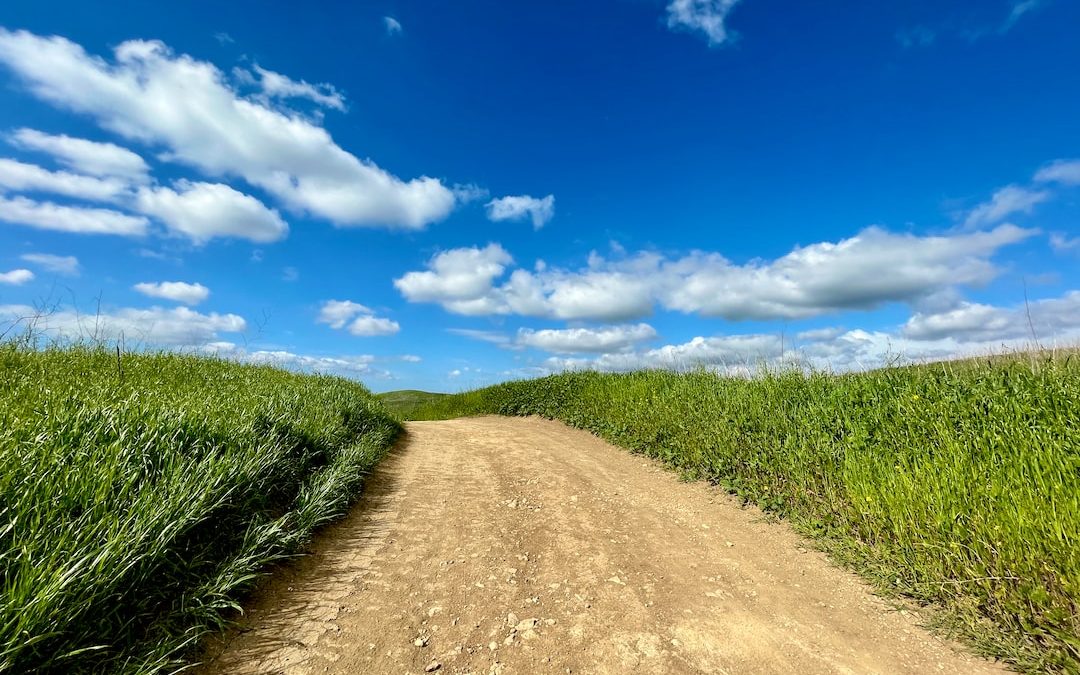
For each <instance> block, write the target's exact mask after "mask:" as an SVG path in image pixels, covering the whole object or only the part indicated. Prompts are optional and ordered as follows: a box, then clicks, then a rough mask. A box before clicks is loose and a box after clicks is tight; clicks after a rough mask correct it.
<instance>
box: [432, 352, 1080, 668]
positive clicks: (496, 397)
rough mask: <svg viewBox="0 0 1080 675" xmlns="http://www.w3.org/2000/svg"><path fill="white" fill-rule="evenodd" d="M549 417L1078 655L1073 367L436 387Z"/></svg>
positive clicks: (964, 625)
mask: <svg viewBox="0 0 1080 675" xmlns="http://www.w3.org/2000/svg"><path fill="white" fill-rule="evenodd" d="M480 413H498V414H503V415H542V416H544V417H548V418H555V419H560V420H562V421H564V422H566V423H568V424H570V425H572V426H575V427H580V428H583V429H588V430H591V431H593V432H594V433H597V434H599V435H600V436H603V437H604V438H606V439H608V440H610V441H612V442H614V443H616V444H619V445H622V446H624V447H626V448H628V449H630V450H632V451H634V452H640V453H643V454H646V455H649V456H651V457H656V458H659V459H661V460H663V461H665V462H667V463H668V464H669V465H671V466H672V467H675V468H677V469H678V470H679V471H681V472H684V473H685V474H687V475H688V476H691V477H699V478H705V479H709V480H712V481H715V482H717V483H720V484H722V485H725V486H726V487H727V488H729V489H730V490H731V491H733V492H735V493H738V494H739V495H742V496H743V497H744V498H745V499H747V500H750V501H753V502H756V503H757V504H759V505H761V506H762V507H763V508H765V509H766V510H768V511H771V512H774V513H777V514H780V515H783V516H785V517H788V518H790V519H791V521H792V522H793V523H794V524H795V526H796V527H797V528H799V529H800V530H801V531H803V532H804V533H807V534H810V535H812V536H815V537H818V538H819V540H820V541H821V544H822V546H823V547H824V548H826V549H828V550H830V551H831V552H832V553H833V555H835V556H836V557H837V558H838V559H840V560H842V561H844V562H846V563H848V564H850V565H852V566H854V567H855V568H856V569H858V570H859V571H861V572H862V573H863V574H864V575H866V576H867V577H869V578H870V579H871V580H872V581H873V582H875V583H876V584H877V585H878V587H879V588H881V589H883V590H885V591H886V592H897V593H903V594H905V595H907V596H910V597H913V598H916V599H918V600H919V601H923V602H927V603H936V604H939V605H943V606H944V607H945V608H946V609H947V611H946V612H945V613H944V614H943V616H944V618H945V619H947V620H948V621H949V622H950V624H951V625H950V626H948V627H950V628H953V629H956V630H958V631H959V632H960V633H961V634H962V635H963V636H964V637H966V638H967V639H969V640H970V641H972V642H973V643H974V644H975V645H976V647H977V648H978V649H980V650H981V651H983V652H985V653H988V654H992V655H996V656H1000V657H1005V658H1007V659H1010V660H1011V661H1012V662H1013V663H1014V664H1016V665H1018V666H1019V667H1021V668H1024V669H1027V670H1032V671H1035V670H1068V671H1072V672H1076V671H1077V670H1080V612H1078V610H1080V364H1078V360H1077V359H1076V358H1075V356H1072V357H1069V358H1066V359H1058V360H1054V359H1051V358H1040V359H1038V360H1035V361H1032V360H1024V361H1021V360H1015V359H1014V360H992V361H981V362H967V363H963V364H936V365H928V366H919V367H908V368H892V369H886V370H880V371H875V372H870V373H862V374H849V375H839V376H833V375H826V374H813V375H803V374H801V373H797V372H794V373H781V374H771V375H767V376H764V377H761V378H759V379H754V380H740V379H725V378H720V377H717V376H714V375H711V374H708V373H696V374H673V373H666V372H640V373H633V374H625V375H612V374H598V373H577V374H565V375H557V376H552V377H547V378H543V379H539V380H532V381H523V382H512V383H508V384H503V385H499V386H495V387H491V388H488V389H483V390H479V391H474V392H468V393H465V394H460V395H456V396H452V397H446V398H441V399H438V400H434V401H431V402H429V403H428V404H427V405H425V406H422V407H421V408H419V409H417V410H416V411H414V415H413V417H414V418H416V419H436V418H448V417H454V416H461V415H473V414H480Z"/></svg>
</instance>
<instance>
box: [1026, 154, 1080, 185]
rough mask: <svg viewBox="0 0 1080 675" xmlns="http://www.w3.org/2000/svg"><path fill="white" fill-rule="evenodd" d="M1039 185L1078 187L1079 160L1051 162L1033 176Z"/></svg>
mask: <svg viewBox="0 0 1080 675" xmlns="http://www.w3.org/2000/svg"><path fill="white" fill-rule="evenodd" d="M1035 180H1036V181H1037V182H1039V183H1061V184H1062V185H1080V159H1059V160H1057V161H1056V162H1051V163H1050V164H1047V165H1046V166H1044V167H1043V168H1041V169H1039V171H1038V172H1037V173H1036V174H1035Z"/></svg>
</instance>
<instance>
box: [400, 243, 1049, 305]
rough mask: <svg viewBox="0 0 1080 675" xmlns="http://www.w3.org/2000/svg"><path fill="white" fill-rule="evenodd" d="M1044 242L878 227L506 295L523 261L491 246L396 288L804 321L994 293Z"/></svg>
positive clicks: (609, 269)
mask: <svg viewBox="0 0 1080 675" xmlns="http://www.w3.org/2000/svg"><path fill="white" fill-rule="evenodd" d="M1035 233H1036V231H1035V230H1026V229H1021V228H1018V227H1015V226H1013V225H1002V226H1000V227H997V228H995V229H993V230H990V231H984V232H969V233H954V234H949V235H939V236H924V237H920V236H915V235H911V234H893V233H890V232H887V231H885V230H882V229H880V228H875V227H872V228H868V229H866V230H864V231H862V232H860V233H859V234H858V235H856V236H854V237H851V238H849V239H845V240H842V241H840V242H837V243H829V242H823V243H818V244H813V245H810V246H806V247H801V248H796V249H794V250H793V251H792V252H791V253H789V254H787V255H785V256H783V257H781V258H778V259H776V260H773V261H761V260H753V261H750V262H748V263H745V264H742V265H738V264H735V263H732V262H731V261H729V260H727V259H726V258H724V257H723V256H721V255H719V254H716V253H704V252H694V253H691V254H689V255H686V256H684V257H682V258H667V257H665V256H661V255H659V254H655V253H647V252H641V253H638V254H636V255H634V256H630V257H622V258H618V259H615V260H607V259H605V258H603V257H601V256H599V255H596V254H593V255H591V256H590V260H589V265H588V266H587V267H586V268H585V269H581V270H577V271H568V270H559V269H554V268H549V267H543V268H542V269H539V270H537V271H535V272H530V271H528V270H525V269H517V270H514V271H513V272H512V273H511V274H510V276H509V278H508V279H507V280H506V281H505V282H504V283H502V284H501V285H499V284H497V283H496V281H497V280H498V279H499V278H500V277H502V275H503V274H504V272H505V271H506V269H507V266H508V265H510V264H511V262H512V259H511V257H510V255H509V254H508V253H507V252H506V251H505V250H503V248H502V247H501V246H499V245H497V244H490V245H488V246H487V247H486V248H484V249H477V248H462V249H452V250H450V251H446V252H443V253H440V254H439V255H438V256H436V257H435V258H433V259H432V260H431V261H430V262H429V263H428V269H427V270H425V271H421V272H409V273H408V274H406V275H405V276H403V277H402V278H400V279H397V280H395V282H394V284H395V286H397V288H398V290H399V291H401V293H402V294H403V295H404V296H405V298H406V299H407V300H409V301H410V302H435V303H439V304H441V305H442V306H443V307H444V308H445V309H446V310H447V311H450V312H453V313H456V314H464V315H490V314H517V315H522V316H535V317H542V318H553V319H564V320H593V321H609V322H617V321H628V320H632V319H635V318H640V317H643V316H647V315H648V314H649V313H651V312H652V310H653V307H654V305H656V304H659V305H660V306H662V307H664V308H666V309H669V310H676V311H680V312H684V313H698V314H701V315H703V316H716V317H723V318H726V319H729V320H748V319H756V320H768V319H799V318H809V317H813V316H820V315H825V314H830V313H834V312H840V311H846V310H870V309H874V308H876V307H879V306H881V305H883V304H886V303H890V302H902V303H908V304H913V303H917V302H920V301H923V300H925V299H926V298H928V297H931V296H933V295H935V294H940V293H941V292H943V291H946V290H948V289H951V288H954V287H957V286H980V285H983V284H986V283H987V282H989V281H991V280H992V279H993V278H994V277H995V276H996V275H997V272H998V269H997V267H996V266H995V265H994V264H993V263H992V262H991V258H992V257H993V255H994V254H995V253H996V252H997V251H998V250H999V249H1000V248H1002V247H1004V246H1007V245H1010V244H1015V243H1017V242H1020V241H1022V240H1024V239H1026V238H1028V237H1030V236H1032V235H1034V234H1035Z"/></svg>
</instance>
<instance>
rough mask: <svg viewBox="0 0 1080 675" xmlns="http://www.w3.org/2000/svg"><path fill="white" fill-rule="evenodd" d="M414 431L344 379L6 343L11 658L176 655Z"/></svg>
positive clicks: (62, 665) (28, 666)
mask: <svg viewBox="0 0 1080 675" xmlns="http://www.w3.org/2000/svg"><path fill="white" fill-rule="evenodd" d="M399 431H400V427H399V425H398V423H397V422H396V421H395V420H394V419H393V418H391V417H390V415H389V414H388V413H387V412H386V411H385V409H384V408H383V406H382V405H381V404H380V403H379V402H378V401H377V400H376V399H375V398H374V397H373V396H371V394H369V393H368V391H367V390H366V389H364V387H362V386H361V385H359V384H356V383H354V382H350V381H347V380H343V379H339V378H333V377H320V376H303V375H296V374H291V373H287V372H284V371H281V370H277V369H274V368H270V367H256V366H248V365H239V364H235V363H229V362H225V361H219V360H213V359H205V358H197V357H193V356H181V355H175V354H172V355H170V354H158V355H153V354H146V355H124V356H123V357H122V358H118V356H117V354H116V353H115V352H109V351H105V350H100V349H81V348H76V349H65V350H61V349H50V350H45V351H30V350H26V349H22V348H20V347H18V346H16V345H14V344H7V345H0V514H2V515H0V578H2V580H3V586H2V589H0V671H3V672H11V673H27V672H63V673H70V672H156V671H162V670H169V671H171V670H174V669H175V668H177V667H178V666H180V665H182V664H183V663H184V659H185V658H186V657H190V656H191V655H192V651H191V650H192V648H193V646H195V645H196V644H197V642H198V640H199V638H200V637H201V636H202V635H204V634H205V633H206V632H207V631H208V630H213V629H216V628H218V627H220V626H221V625H222V621H223V618H222V617H223V615H225V614H227V613H228V612H229V611H230V610H231V609H233V608H235V607H236V602H237V598H238V594H239V593H241V592H242V591H243V590H245V589H246V588H248V587H249V586H250V585H251V582H252V581H253V579H254V578H255V577H256V575H257V574H258V573H259V572H260V571H261V570H264V569H265V567H266V565H267V564H268V563H270V562H272V561H275V560H280V559H281V558H283V557H285V556H288V555H291V554H294V553H296V552H297V551H298V550H300V549H301V548H302V546H303V545H304V544H305V542H306V541H307V539H308V537H309V535H310V533H311V532H312V530H313V528H315V527H317V526H319V525H320V524H322V523H325V522H326V521H328V520H330V519H332V518H334V517H336V516H338V515H340V514H341V513H343V512H344V510H345V509H346V507H347V506H348V505H349V503H350V502H351V501H353V500H354V499H355V497H356V496H357V494H358V492H359V490H360V487H361V482H362V480H363V476H364V475H365V473H366V472H367V471H368V470H369V469H370V468H371V467H372V466H373V465H374V464H375V463H376V462H377V461H378V460H379V459H380V458H381V457H382V456H383V455H384V453H385V452H386V450H387V448H388V447H389V445H390V444H391V442H392V441H393V440H394V438H395V437H396V436H397V434H398V433H399Z"/></svg>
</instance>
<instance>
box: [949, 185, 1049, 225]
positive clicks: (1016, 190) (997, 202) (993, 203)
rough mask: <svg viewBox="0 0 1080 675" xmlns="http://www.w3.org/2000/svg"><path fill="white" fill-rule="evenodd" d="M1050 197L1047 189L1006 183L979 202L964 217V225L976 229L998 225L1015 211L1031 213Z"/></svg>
mask: <svg viewBox="0 0 1080 675" xmlns="http://www.w3.org/2000/svg"><path fill="white" fill-rule="evenodd" d="M1049 198H1050V193H1049V192H1047V191H1046V190H1032V189H1030V188H1025V187H1020V186H1019V185H1006V186H1005V187H1003V188H1001V189H1000V190H998V191H997V192H995V193H994V194H993V196H991V197H990V201H988V202H984V203H982V204H979V205H978V206H976V207H975V208H974V209H972V210H971V212H969V213H968V215H967V218H965V219H964V227H966V228H969V229H976V228H979V227H985V226H988V225H996V224H997V223H1000V222H1001V221H1003V220H1005V219H1006V218H1008V217H1009V216H1011V215H1013V214H1014V213H1025V214H1027V213H1031V211H1032V210H1033V209H1034V208H1035V206H1036V205H1038V204H1041V203H1042V202H1045V201H1046V200H1047V199H1049Z"/></svg>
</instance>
